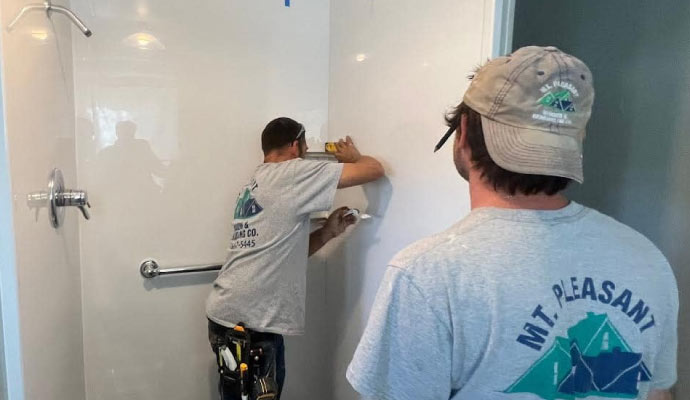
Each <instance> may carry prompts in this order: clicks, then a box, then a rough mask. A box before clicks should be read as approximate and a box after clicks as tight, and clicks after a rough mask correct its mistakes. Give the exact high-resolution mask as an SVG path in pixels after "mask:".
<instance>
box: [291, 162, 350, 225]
mask: <svg viewBox="0 0 690 400" xmlns="http://www.w3.org/2000/svg"><path fill="white" fill-rule="evenodd" d="M294 166H295V167H294V175H293V184H292V188H291V190H292V191H293V193H294V196H295V198H296V200H297V201H296V205H297V214H298V215H304V214H309V213H312V212H317V211H328V210H330V209H331V207H332V206H333V198H334V197H335V191H336V189H337V188H338V182H339V181H340V175H341V174H342V172H343V164H339V163H334V162H329V161H313V160H299V161H297V162H295V164H294Z"/></svg>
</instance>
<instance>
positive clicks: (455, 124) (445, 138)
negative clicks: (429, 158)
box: [434, 120, 458, 153]
mask: <svg viewBox="0 0 690 400" xmlns="http://www.w3.org/2000/svg"><path fill="white" fill-rule="evenodd" d="M456 129H458V121H457V120H456V121H453V123H452V124H450V126H449V127H448V131H447V132H446V134H445V135H443V137H442V138H441V140H439V141H438V143H436V147H434V153H436V152H437V151H438V150H439V149H440V148H441V147H443V145H444V144H446V141H448V138H449V137H450V135H452V134H453V132H455V130H456Z"/></svg>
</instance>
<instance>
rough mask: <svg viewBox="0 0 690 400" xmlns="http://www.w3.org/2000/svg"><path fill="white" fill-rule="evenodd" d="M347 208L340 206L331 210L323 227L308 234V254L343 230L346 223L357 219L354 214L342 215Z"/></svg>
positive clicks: (346, 225) (348, 223) (350, 223)
mask: <svg viewBox="0 0 690 400" xmlns="http://www.w3.org/2000/svg"><path fill="white" fill-rule="evenodd" d="M347 210H348V208H347V207H340V208H339V209H337V210H335V211H333V213H331V215H330V216H329V217H328V219H327V220H326V223H325V224H324V225H323V227H321V228H319V229H317V230H315V231H314V232H312V233H311V235H309V255H310V256H311V255H312V254H314V253H316V252H317V251H318V250H319V249H320V248H322V247H323V246H324V245H325V244H326V243H328V241H329V240H331V239H333V238H334V237H336V236H338V235H340V234H341V233H343V232H345V228H347V227H348V225H352V224H354V223H355V222H356V221H357V218H356V217H355V216H354V215H348V216H347V217H343V214H345V212H347Z"/></svg>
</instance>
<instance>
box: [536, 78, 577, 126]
mask: <svg viewBox="0 0 690 400" xmlns="http://www.w3.org/2000/svg"><path fill="white" fill-rule="evenodd" d="M539 91H540V92H541V94H542V96H541V97H540V98H539V100H537V104H538V105H541V106H543V107H544V108H543V109H542V111H541V113H534V114H532V119H535V120H539V121H546V122H550V123H555V124H562V125H570V124H572V121H571V120H570V118H568V113H572V112H575V103H574V101H573V98H574V97H579V95H580V94H579V93H578V91H577V89H576V88H575V86H573V84H572V83H570V82H565V81H560V80H554V81H553V82H551V83H547V84H546V85H544V86H542V87H541V88H540V89H539Z"/></svg>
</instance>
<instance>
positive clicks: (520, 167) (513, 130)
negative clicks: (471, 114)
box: [482, 115, 584, 183]
mask: <svg viewBox="0 0 690 400" xmlns="http://www.w3.org/2000/svg"><path fill="white" fill-rule="evenodd" d="M482 130H483V131H484V139H485V142H486V148H487V149H488V151H489V155H490V156H491V159H492V160H493V161H494V162H495V163H496V164H498V166H500V167H501V168H503V169H506V170H508V171H512V172H517V173H521V174H532V175H548V176H560V177H564V178H569V179H573V180H575V181H577V182H579V183H582V182H583V181H584V176H583V173H582V144H581V143H579V142H578V140H577V139H575V138H573V137H571V136H566V135H558V134H555V133H550V132H544V131H539V130H535V129H525V128H517V127H514V126H510V125H505V124H502V123H499V122H496V121H494V120H491V119H489V118H486V117H484V116H483V115H482ZM578 137H584V132H581V133H580V135H578Z"/></svg>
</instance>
